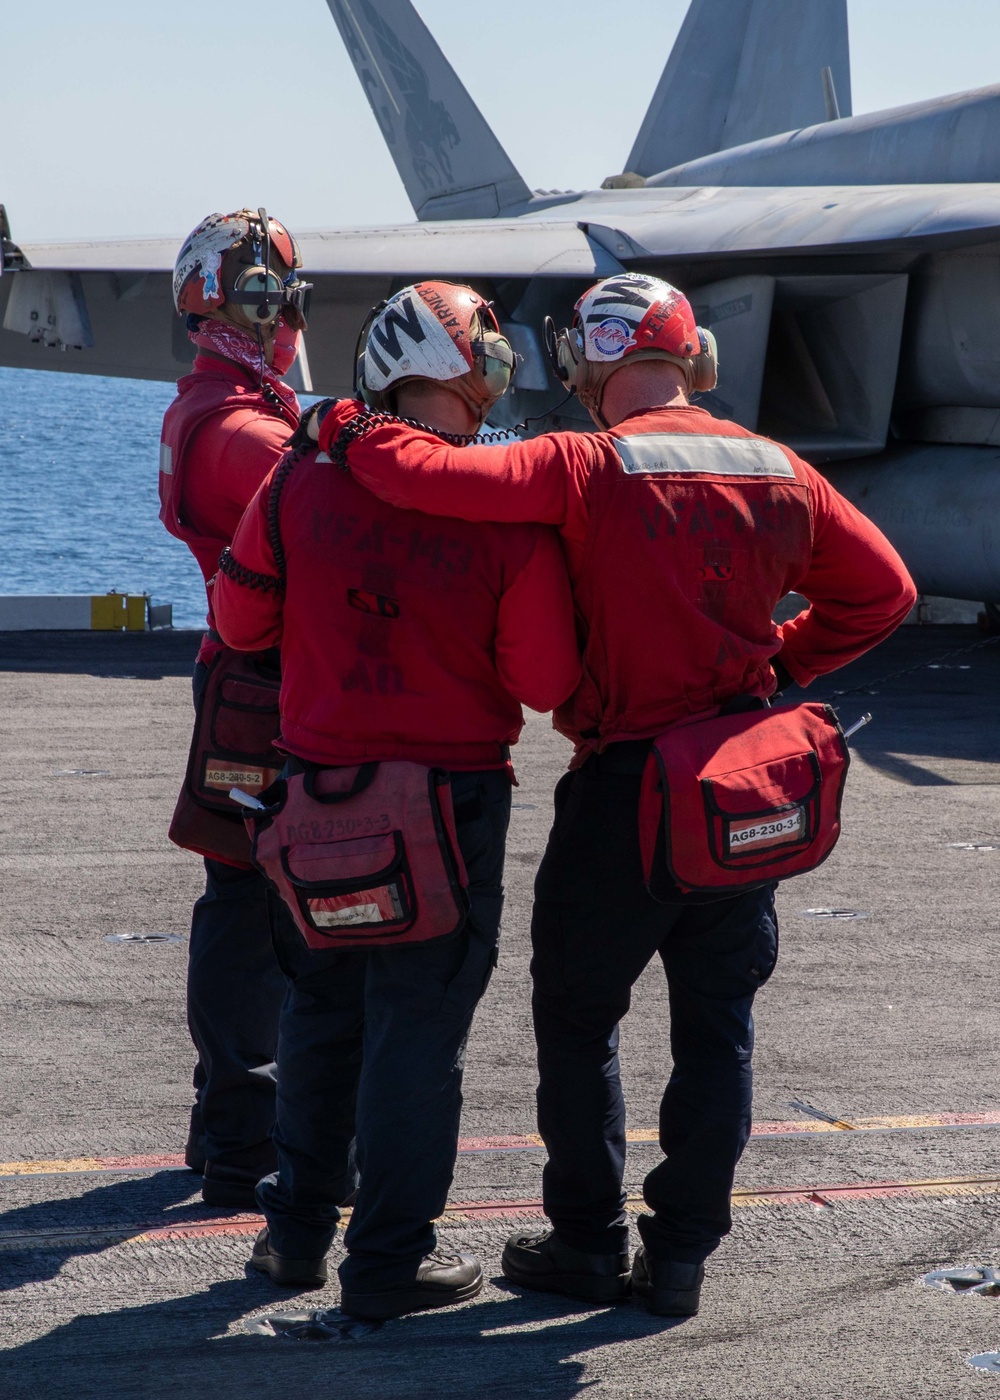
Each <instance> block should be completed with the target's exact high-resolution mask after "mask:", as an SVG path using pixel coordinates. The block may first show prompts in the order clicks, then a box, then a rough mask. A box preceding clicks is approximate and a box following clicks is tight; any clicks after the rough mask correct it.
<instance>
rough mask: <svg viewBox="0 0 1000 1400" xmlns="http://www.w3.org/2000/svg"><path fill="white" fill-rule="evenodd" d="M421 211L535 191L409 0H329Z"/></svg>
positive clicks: (466, 208)
mask: <svg viewBox="0 0 1000 1400" xmlns="http://www.w3.org/2000/svg"><path fill="white" fill-rule="evenodd" d="M327 3H328V4H329V6H330V12H331V14H332V15H333V18H334V20H335V21H336V24H337V28H338V29H339V30H340V34H341V37H342V39H343V40H344V43H345V45H346V46H347V52H348V53H349V54H350V57H351V61H352V63H353V64H354V67H355V69H356V71H357V74H358V77H359V78H360V79H361V86H362V87H363V88H364V91H365V96H366V97H367V98H368V101H369V104H370V105H371V109H372V111H373V112H374V113H375V119H376V121H377V122H378V124H379V127H380V128H381V131H382V135H383V136H384V137H385V140H386V144H387V145H388V147H389V150H390V151H391V152H392V158H393V160H394V161H395V162H396V169H397V170H398V171H399V174H400V178H401V179H402V181H403V184H404V185H405V187H406V193H407V194H408V195H409V197H410V203H411V204H412V205H413V208H414V209H415V211H416V214H417V217H418V218H419V219H461V218H490V217H492V216H493V215H496V214H500V213H502V212H503V211H504V210H505V209H508V208H510V206H511V205H513V204H520V203H523V201H524V200H526V199H528V198H529V197H530V191H529V189H528V187H527V185H526V184H525V183H524V181H523V180H522V179H521V177H520V175H519V174H518V173H517V171H516V170H515V168H514V166H513V164H512V163H511V161H510V159H509V157H508V156H507V153H506V152H505V151H504V149H503V147H502V146H501V145H500V142H499V141H498V140H497V138H496V137H495V136H494V134H493V132H492V131H491V130H490V127H489V125H488V124H487V122H486V121H485V120H484V118H483V116H482V113H481V112H480V111H479V108H478V107H477V106H476V104H475V103H474V102H473V100H472V98H471V97H470V96H469V94H468V92H467V91H466V89H465V87H464V86H463V85H462V83H461V81H460V80H459V78H458V76H457V74H456V73H455V71H454V70H453V69H452V67H451V65H450V64H449V63H447V62H446V61H445V60H444V58H443V55H442V54H441V51H440V49H439V48H438V46H437V44H436V43H435V42H434V39H433V38H432V37H431V34H430V32H429V31H428V29H427V26H426V25H425V24H424V22H423V20H421V19H420V17H419V15H418V14H417V13H416V11H415V10H414V8H413V6H412V5H410V4H408V3H407V0H378V3H373V0H327Z"/></svg>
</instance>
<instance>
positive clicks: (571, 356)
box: [543, 316, 719, 408]
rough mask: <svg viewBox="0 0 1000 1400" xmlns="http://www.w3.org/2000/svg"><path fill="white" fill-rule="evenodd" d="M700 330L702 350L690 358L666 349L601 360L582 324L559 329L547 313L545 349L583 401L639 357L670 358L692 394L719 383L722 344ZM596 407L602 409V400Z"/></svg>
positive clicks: (558, 373)
mask: <svg viewBox="0 0 1000 1400" xmlns="http://www.w3.org/2000/svg"><path fill="white" fill-rule="evenodd" d="M697 330H698V342H699V346H700V349H699V351H698V354H697V355H692V356H690V357H689V358H686V359H685V358H682V357H681V356H680V355H671V354H670V353H669V352H668V351H666V350H633V351H632V352H631V354H627V355H623V356H622V358H621V359H620V360H601V361H597V360H588V359H587V356H586V352H585V350H584V345H583V337H582V336H581V334H580V330H579V327H578V326H575V325H574V326H567V327H564V328H563V329H562V330H560V331H557V330H556V327H555V322H554V321H553V320H552V317H551V316H546V318H545V322H544V325H543V332H544V338H545V349H546V352H547V353H548V357H549V363H550V364H551V366H552V372H553V374H555V376H556V378H557V379H559V380H561V382H562V383H563V384H565V385H566V387H567V389H571V390H575V391H576V393H577V394H578V395H579V397H580V400H581V402H583V403H586V402H587V399H588V398H592V397H593V396H595V395H597V396H598V397H599V392H600V390H602V389H603V386H604V384H605V383H607V381H608V379H609V378H610V377H611V374H612V373H613V372H614V371H615V370H617V369H621V368H622V366H623V365H626V364H636V363H637V362H638V361H639V360H667V361H668V362H669V363H670V364H674V365H677V366H678V367H679V368H680V369H682V370H683V371H684V374H685V377H686V379H687V390H688V393H689V394H707V393H709V392H710V391H711V390H712V389H714V388H715V386H716V384H717V383H718V382H719V347H718V344H717V342H716V339H715V336H714V335H713V334H712V332H711V331H708V330H703V329H702V327H701V326H698V328H697ZM587 406H588V407H589V406H590V405H589V404H587ZM596 406H597V407H598V408H599V407H600V405H599V403H598V404H597V405H596Z"/></svg>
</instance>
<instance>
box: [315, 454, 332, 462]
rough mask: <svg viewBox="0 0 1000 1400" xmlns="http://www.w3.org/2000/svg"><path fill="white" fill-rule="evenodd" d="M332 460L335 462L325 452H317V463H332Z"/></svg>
mask: <svg viewBox="0 0 1000 1400" xmlns="http://www.w3.org/2000/svg"><path fill="white" fill-rule="evenodd" d="M332 460H333V459H332V458H331V457H328V456H327V454H326V453H325V452H317V453H316V461H317V462H330V461H332Z"/></svg>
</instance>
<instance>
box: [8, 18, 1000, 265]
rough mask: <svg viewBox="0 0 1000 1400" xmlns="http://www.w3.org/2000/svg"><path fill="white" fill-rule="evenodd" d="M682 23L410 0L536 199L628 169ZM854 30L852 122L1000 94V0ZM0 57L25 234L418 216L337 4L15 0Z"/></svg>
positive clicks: (169, 231) (11, 198) (859, 21)
mask: <svg viewBox="0 0 1000 1400" xmlns="http://www.w3.org/2000/svg"><path fill="white" fill-rule="evenodd" d="M686 7H687V0H628V3H627V4H621V5H620V4H616V3H611V0H504V3H503V4H502V5H496V4H494V5H485V6H482V5H473V4H470V3H469V0H417V8H418V9H419V10H420V12H421V14H422V16H423V18H424V19H425V21H426V22H427V24H428V25H429V26H430V28H431V30H432V31H433V32H434V34H435V36H436V37H437V39H438V41H439V42H440V43H441V46H442V48H443V49H444V51H445V53H446V54H447V55H448V57H449V58H450V59H451V61H452V62H453V64H454V65H455V67H456V68H457V70H458V72H459V74H460V76H461V77H462V79H463V80H464V82H465V84H466V86H467V87H468V88H469V90H470V92H471V93H472V95H473V97H474V98H475V99H476V101H477V102H478V104H479V106H480V107H481V109H482V110H483V112H484V114H485V115H486V117H487V119H488V120H489V121H490V123H491V124H492V125H493V127H494V130H495V131H496V132H497V134H498V136H499V137H500V139H501V141H502V142H503V143H504V145H505V146H506V147H507V150H508V151H509V153H510V155H511V157H512V159H513V161H514V163H515V165H517V166H518V167H519V169H520V170H521V172H522V174H523V175H524V177H525V179H526V180H527V182H528V184H529V185H530V186H532V187H541V188H553V187H554V188H575V189H586V188H592V187H594V186H596V185H599V184H600V182H601V180H602V179H603V178H604V176H606V175H609V174H612V173H614V172H617V171H619V170H620V169H621V168H622V165H623V163H624V160H625V157H626V155H627V154H628V151H629V148H630V146H631V144H632V139H633V137H634V135H635V132H636V130H637V128H638V126H639V123H640V121H641V119H642V115H643V113H644V111H645V109H646V105H647V103H648V101H649V98H650V95H651V94H652V91H653V88H654V86H655V84H656V81H657V79H658V78H659V75H660V72H661V70H662V68H663V64H664V62H665V60H666V56H667V54H668V52H669V50H670V46H671V44H672V42H673V39H674V36H675V34H676V32H677V29H678V27H679V25H680V22H681V19H682V18H683V14H684V11H685V9H686ZM625 14H627V15H628V16H629V20H628V25H627V27H626V26H625V25H624V24H622V22H621V21H620V19H619V16H623V15H625ZM850 19H851V38H852V44H851V47H852V57H853V81H854V110H855V112H863V111H873V110H876V109H878V108H882V107H891V106H896V105H898V104H900V103H903V102H909V101H915V100H919V99H920V98H925V97H933V96H937V95H940V94H943V93H948V92H958V91H963V90H965V89H968V88H974V87H982V86H985V85H987V84H990V83H994V82H1000V2H998V0H949V3H948V4H947V5H942V4H941V3H940V0H850ZM0 53H2V65H3V77H2V98H3V100H2V106H0V202H3V203H5V204H6V205H7V209H8V212H9V215H10V218H11V223H12V226H13V232H14V236H15V238H20V239H22V240H24V241H25V242H28V241H31V240H37V239H63V238H83V237H112V236H114V235H116V234H117V235H139V234H162V235H177V236H178V237H180V236H182V235H183V234H184V233H186V232H187V230H188V229H189V228H190V227H191V226H192V225H193V224H194V223H195V222H197V220H198V219H200V218H201V217H202V215H203V214H205V213H207V212H208V211H209V210H211V209H227V208H233V207H236V206H239V205H241V204H250V205H253V206H257V205H258V204H261V203H266V204H267V206H268V208H270V209H271V210H272V212H274V213H275V214H277V215H278V216H279V217H280V218H282V219H284V220H285V221H286V222H287V223H288V224H289V225H290V227H292V228H293V229H313V228H324V227H336V226H338V225H344V224H371V223H388V222H405V221H408V220H409V219H411V218H412V213H411V210H410V206H409V203H408V201H407V199H406V196H405V194H404V193H403V189H402V186H401V184H400V182H399V180H398V178H397V176H396V172H395V169H394V167H393V165H392V163H391V161H390V159H389V157H388V154H387V152H386V149H385V146H384V144H383V142H382V140H381V137H380V136H379V133H378V129H377V127H376V125H375V122H374V119H373V118H372V116H371V114H370V112H369V109H368V105H367V103H366V102H365V100H364V97H363V96H362V93H361V89H360V86H359V84H358V81H357V79H356V77H355V75H354V72H353V69H352V68H351V67H350V64H349V63H348V61H347V59H346V56H345V53H344V50H343V46H342V44H341V42H340V38H339V35H338V34H337V31H336V28H335V26H334V23H333V20H332V18H331V17H330V14H329V12H328V10H327V7H326V3H325V0H267V3H265V0H240V3H238V4H229V3H224V0H130V3H125V0H89V2H88V3H81V0H35V3H33V4H31V3H29V4H15V3H14V0H8V3H7V4H6V5H5V6H4V15H3V20H2V26H0ZM256 53H260V55H261V56H260V58H259V59H257V58H256V57H255V54H256Z"/></svg>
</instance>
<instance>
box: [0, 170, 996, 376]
mask: <svg viewBox="0 0 1000 1400" xmlns="http://www.w3.org/2000/svg"><path fill="white" fill-rule="evenodd" d="M557 214H558V215H559V216H561V217H556V215H557ZM998 230H1000V187H998V186H996V185H961V186H956V185H907V186H887V187H883V188H879V187H876V186H864V187H851V186H830V187H822V186H811V187H806V188H800V189H786V188H781V189H767V188H759V189H758V188H749V189H747V188H735V189H730V188H709V189H676V188H670V189H644V190H608V191H595V192H593V193H591V194H588V195H585V196H579V197H575V198H573V199H571V200H568V201H567V202H566V203H565V204H563V205H562V206H560V207H559V208H558V209H557V210H556V209H552V208H548V209H545V210H539V211H537V212H535V213H531V214H527V215H522V216H521V217H520V218H516V219H464V220H454V221H449V222H447V223H444V222H441V223H424V224H408V225H402V226H399V227H389V228H368V229H346V230H329V231H326V232H319V233H311V234H304V235H303V237H302V238H301V240H300V243H301V247H302V254H303V259H304V262H305V270H306V273H307V275H308V276H309V277H310V279H311V280H312V281H313V282H314V283H315V291H314V294H313V305H312V308H311V311H310V326H309V332H308V337H307V345H308V355H309V364H310V366H311V370H312V377H313V383H314V385H315V387H316V389H317V391H318V392H322V393H344V392H347V390H348V389H349V387H350V383H351V365H352V356H353V349H354V342H355V338H356V336H357V332H358V328H359V326H360V325H361V323H362V321H363V320H364V317H365V315H366V314H367V312H368V311H369V309H370V308H371V306H372V305H373V304H374V303H375V302H377V301H379V300H380V299H381V298H383V297H385V296H388V295H390V294H391V292H392V291H393V290H394V289H395V288H397V287H399V286H401V285H403V284H404V283H405V282H408V281H413V280H415V279H417V278H420V277H429V276H441V277H448V278H455V279H458V280H462V279H471V280H472V281H473V282H476V283H479V284H485V286H486V290H488V291H490V292H491V293H492V292H493V291H494V290H495V288H496V285H497V283H499V282H513V283H516V284H518V285H520V286H521V287H522V288H523V287H526V286H527V285H529V284H531V283H533V282H535V281H536V280H537V279H545V280H546V281H548V279H554V280H555V282H556V283H557V284H559V283H562V284H563V285H565V286H566V288H567V292H574V293H575V292H576V291H577V290H582V287H583V286H585V285H586V283H587V282H588V281H593V280H594V279H595V278H597V277H605V276H609V275H610V274H611V273H614V272H618V271H621V270H622V268H623V267H629V266H633V267H643V268H653V269H655V268H656V267H657V266H659V267H661V268H663V267H670V266H671V265H676V264H678V263H684V264H686V265H687V266H688V267H689V269H690V271H689V272H688V274H687V283H688V285H690V286H691V287H692V288H693V287H696V286H697V285H698V282H699V280H706V278H708V277H710V276H713V275H717V272H718V268H719V265H720V263H722V264H724V265H725V268H726V274H727V275H730V276H735V275H738V274H740V273H743V272H747V271H749V270H751V264H752V270H758V271H759V270H762V269H763V268H764V267H765V266H766V264H767V262H768V261H771V262H773V261H774V260H780V259H786V258H787V257H788V256H789V255H796V254H803V253H810V254H820V253H822V254H834V253H835V254H838V255H840V254H857V253H860V252H865V251H879V252H883V253H884V252H889V253H892V254H895V255H898V259H897V260H898V261H899V264H900V269H902V268H903V267H905V266H906V265H907V263H908V262H909V261H910V260H911V259H912V257H913V255H914V254H916V253H918V252H920V251H922V250H924V249H926V248H928V247H935V246H945V247H946V246H957V245H961V244H964V243H966V242H982V241H983V239H984V237H986V236H990V235H994V234H995V233H996V232H997V231H998ZM176 248H177V240H176V239H129V240H119V241H108V242H85V243H61V244H28V245H22V246H21V247H20V248H19V250H18V252H19V253H20V254H21V255H22V256H23V261H24V266H23V268H21V269H20V270H17V271H9V272H7V273H5V274H4V275H3V276H2V277H0V319H2V321H3V326H4V329H3V330H0V364H3V365H12V366H19V367H22V368H27V369H58V370H68V371H73V372H77V373H82V374H101V375H122V376H126V377H131V378H140V379H165V380H169V379H175V378H177V377H178V375H180V374H183V373H184V372H185V371H186V369H187V368H188V366H189V365H190V363H191V358H192V353H193V352H192V349H191V345H190V343H189V341H188V338H187V335H186V333H185V330H184V326H183V323H182V322H181V320H180V318H179V317H177V316H176V315H175V314H174V309H173V303H172V300H171V291H170V278H171V271H172V268H173V260H174V254H175V252H176ZM8 262H9V264H11V263H13V259H9V260H8ZM699 265H704V267H705V272H704V273H703V274H699V271H698V269H699ZM710 268H711V271H709V269H710ZM545 309H548V308H547V307H546V308H545ZM518 319H520V317H519V318H518ZM301 387H309V386H308V383H307V382H304V383H303V385H302V386H301Z"/></svg>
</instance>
